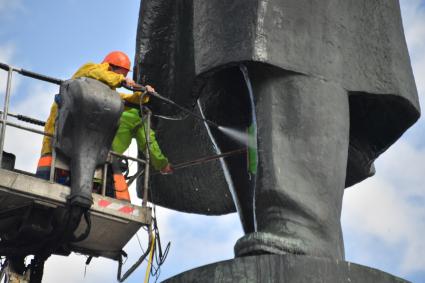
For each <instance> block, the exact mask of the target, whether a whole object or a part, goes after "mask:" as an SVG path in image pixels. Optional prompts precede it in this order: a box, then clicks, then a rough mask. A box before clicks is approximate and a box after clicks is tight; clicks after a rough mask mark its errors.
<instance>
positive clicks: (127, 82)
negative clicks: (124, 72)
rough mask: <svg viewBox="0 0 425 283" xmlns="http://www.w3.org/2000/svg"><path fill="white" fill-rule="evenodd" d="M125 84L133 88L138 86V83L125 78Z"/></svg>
mask: <svg viewBox="0 0 425 283" xmlns="http://www.w3.org/2000/svg"><path fill="white" fill-rule="evenodd" d="M125 84H126V85H128V86H131V87H135V86H136V85H137V84H136V82H135V81H134V80H133V79H131V78H125Z"/></svg>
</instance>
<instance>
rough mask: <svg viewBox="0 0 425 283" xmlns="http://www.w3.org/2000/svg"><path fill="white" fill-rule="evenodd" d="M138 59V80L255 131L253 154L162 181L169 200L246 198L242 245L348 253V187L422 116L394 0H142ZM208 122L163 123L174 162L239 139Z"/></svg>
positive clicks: (200, 207)
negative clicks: (344, 228)
mask: <svg viewBox="0 0 425 283" xmlns="http://www.w3.org/2000/svg"><path fill="white" fill-rule="evenodd" d="M136 65H137V66H136V69H135V76H136V77H137V79H138V80H139V81H141V80H142V79H146V81H148V82H149V83H150V84H152V85H155V86H156V89H157V91H158V92H159V93H161V94H162V95H164V96H166V97H168V98H170V99H172V100H174V101H176V102H178V103H180V104H183V105H185V106H186V107H192V108H193V109H196V111H202V112H203V113H202V114H203V115H205V116H206V117H207V118H208V119H210V120H213V121H215V122H217V123H218V124H220V125H223V126H229V127H232V128H235V129H240V130H246V129H247V128H249V129H251V131H250V136H251V137H253V138H254V140H255V141H254V145H255V144H256V147H254V151H255V152H254V157H253V156H252V154H251V156H250V159H249V160H247V158H246V156H237V157H232V158H229V159H228V160H226V164H225V165H223V164H221V163H220V162H216V163H213V164H208V165H205V166H203V167H192V168H187V169H185V170H182V171H179V172H178V173H176V174H174V175H173V176H167V177H161V178H154V180H153V183H154V184H153V186H152V187H153V199H154V201H155V202H156V203H157V204H159V205H163V206H166V207H169V208H173V209H177V210H181V211H187V212H195V213H202V214H225V213H230V212H233V211H234V209H235V208H236V209H237V210H238V212H239V214H240V218H241V221H242V224H243V227H244V231H245V233H246V235H245V236H244V237H243V238H241V239H240V240H239V241H238V242H237V243H236V246H235V254H236V256H242V255H250V254H262V253H275V254H283V253H293V254H306V255H312V256H319V257H329V258H334V259H344V247H343V240H342V233H341V225H340V213H341V205H342V196H343V192H344V188H346V187H349V186H351V185H353V184H355V183H358V182H360V181H362V180H364V179H365V178H367V177H369V176H371V175H373V173H374V168H373V162H374V160H375V159H376V158H377V157H378V156H379V155H380V154H381V153H383V152H384V151H385V150H386V149H387V148H388V147H389V146H391V144H393V143H394V142H395V141H396V140H397V139H398V138H399V137H400V136H401V135H402V134H403V132H404V131H405V130H406V129H408V128H409V127H410V126H411V125H412V124H413V123H414V122H415V121H416V120H417V119H418V118H419V115H420V110H419V104H418V96H417V90H416V86H415V82H414V79H413V74H412V69H411V65H410V60H409V55H408V52H407V48H406V43H405V38H404V33H403V27H402V22H401V16H400V8H399V2H398V1H397V0H377V1H368V0H320V1H318V0H233V1H228V0H175V1H169V0H143V1H142V5H141V10H140V18H139V27H138V36H137V55H136ZM251 88H252V91H250V90H251ZM250 94H251V95H250ZM198 100H199V101H198ZM152 107H153V108H154V110H155V112H156V113H158V114H161V113H163V114H164V113H165V114H170V113H172V111H173V109H171V108H170V107H169V106H167V105H156V106H155V105H153V106H152ZM174 112H175V111H174ZM172 114H177V115H178V114H180V113H172ZM209 130H210V132H211V135H209V133H208V131H207V129H206V127H205V126H204V125H202V124H200V123H199V122H198V121H196V120H192V119H191V118H190V117H188V118H187V119H185V120H183V121H166V120H161V119H160V120H158V123H157V131H162V133H161V135H159V136H160V142H161V144H162V145H163V148H164V151H165V152H166V153H167V155H168V156H169V157H170V158H171V160H174V161H177V160H182V161H183V160H190V159H191V158H196V157H199V156H203V155H206V154H211V153H212V152H214V151H215V150H216V148H217V147H219V148H221V150H222V151H226V150H231V149H235V148H238V147H240V146H241V145H240V144H238V143H237V142H235V141H233V140H232V139H230V138H228V137H227V136H225V135H223V134H222V133H221V132H220V131H217V130H215V129H209ZM211 136H212V137H213V138H214V140H215V142H216V144H215V145H214V144H213V143H212V142H211ZM251 150H252V149H251ZM222 166H224V167H227V169H228V173H229V174H227V173H224V171H223V170H222ZM225 175H227V178H226V176H225ZM229 176H230V177H229ZM229 185H231V186H229ZM229 187H230V189H229Z"/></svg>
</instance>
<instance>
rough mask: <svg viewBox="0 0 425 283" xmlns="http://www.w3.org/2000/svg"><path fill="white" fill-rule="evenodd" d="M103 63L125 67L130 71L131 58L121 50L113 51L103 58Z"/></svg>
mask: <svg viewBox="0 0 425 283" xmlns="http://www.w3.org/2000/svg"><path fill="white" fill-rule="evenodd" d="M102 63H109V64H111V65H114V66H117V67H121V68H124V69H126V70H128V71H130V66H131V63H130V59H129V58H128V56H127V54H125V53H124V52H121V51H112V52H111V53H109V54H108V55H106V57H105V59H103V61H102Z"/></svg>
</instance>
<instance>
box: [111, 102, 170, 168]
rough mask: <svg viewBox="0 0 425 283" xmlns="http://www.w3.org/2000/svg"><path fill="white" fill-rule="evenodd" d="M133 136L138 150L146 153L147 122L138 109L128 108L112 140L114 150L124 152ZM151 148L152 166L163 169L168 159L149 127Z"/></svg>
mask: <svg viewBox="0 0 425 283" xmlns="http://www.w3.org/2000/svg"><path fill="white" fill-rule="evenodd" d="M132 138H135V139H136V141H137V148H138V150H139V151H141V152H142V153H145V150H146V136H145V123H142V120H141V118H140V116H139V111H138V110H137V109H130V110H126V111H124V112H123V113H122V115H121V118H120V125H119V128H118V130H117V133H116V134H115V138H114V141H113V142H112V150H113V151H115V152H118V153H120V154H122V153H124V151H125V150H126V149H127V148H128V147H129V146H130V143H131V139H132ZM149 150H150V161H151V164H152V166H153V167H154V168H155V169H156V170H161V169H163V168H164V167H165V166H166V165H167V164H168V159H167V157H165V156H164V154H162V151H161V149H160V147H159V145H158V142H157V141H156V138H155V132H154V131H153V130H152V129H149Z"/></svg>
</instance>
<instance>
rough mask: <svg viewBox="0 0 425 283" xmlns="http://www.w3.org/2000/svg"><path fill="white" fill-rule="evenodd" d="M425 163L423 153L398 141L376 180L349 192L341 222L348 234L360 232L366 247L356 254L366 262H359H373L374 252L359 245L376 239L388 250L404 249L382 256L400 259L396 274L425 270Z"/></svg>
mask: <svg viewBox="0 0 425 283" xmlns="http://www.w3.org/2000/svg"><path fill="white" fill-rule="evenodd" d="M424 160H425V151H424V150H418V149H415V148H414V147H412V146H410V145H409V144H408V143H407V142H406V141H399V142H398V143H397V144H396V145H395V146H393V148H391V149H390V150H389V152H387V153H385V154H384V155H383V156H382V160H380V161H379V162H378V166H377V170H378V175H377V176H375V177H372V178H370V179H368V180H367V181H364V182H362V183H361V184H359V185H357V186H355V187H353V188H350V189H348V190H346V192H345V196H344V205H343V215H342V221H343V226H344V231H345V232H347V233H348V232H349V231H356V235H357V236H358V238H356V239H355V240H356V241H357V242H358V243H359V246H360V248H361V247H363V248H365V250H357V251H356V253H357V254H359V253H360V254H363V255H364V256H362V257H363V260H365V261H366V262H360V263H362V264H373V263H374V262H368V261H369V260H370V258H371V257H370V256H368V254H369V253H370V252H371V251H370V250H369V248H370V247H369V246H367V245H363V246H362V245H361V244H360V243H362V242H365V243H366V242H368V241H370V240H371V239H375V240H377V241H378V242H379V243H381V244H384V245H387V246H388V247H396V246H398V245H400V246H401V247H402V248H401V249H397V253H398V254H385V255H382V256H383V257H387V258H388V257H393V258H399V260H400V265H399V266H398V267H397V269H398V271H397V272H399V273H401V274H403V275H407V274H408V273H411V272H416V271H422V272H424V271H425V258H424V257H423V255H424V254H425V244H424V242H423V235H424V234H425V210H424V209H423V207H424V205H425V190H424V185H423V184H424V183H425V174H424V172H425V164H424V162H423V161H424ZM345 236H347V235H345ZM374 264H376V262H375V263H374ZM387 271H389V272H391V270H387ZM393 272H394V271H393Z"/></svg>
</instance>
